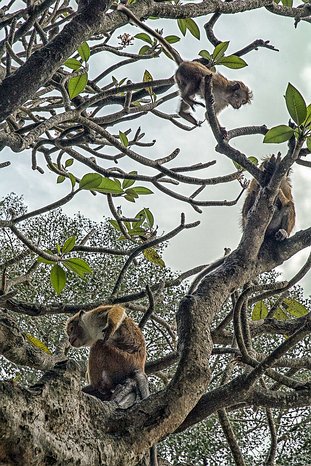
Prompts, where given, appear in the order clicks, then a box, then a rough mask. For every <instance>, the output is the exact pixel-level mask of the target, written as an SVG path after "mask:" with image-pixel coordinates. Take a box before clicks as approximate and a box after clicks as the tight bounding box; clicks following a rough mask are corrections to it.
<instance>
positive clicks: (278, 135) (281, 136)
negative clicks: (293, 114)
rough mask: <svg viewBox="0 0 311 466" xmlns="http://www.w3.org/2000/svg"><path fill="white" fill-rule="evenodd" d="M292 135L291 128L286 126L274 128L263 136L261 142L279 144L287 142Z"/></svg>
mask: <svg viewBox="0 0 311 466" xmlns="http://www.w3.org/2000/svg"><path fill="white" fill-rule="evenodd" d="M293 134H294V130H293V128H290V127H289V126H286V125H279V126H274V128H271V129H269V131H268V132H267V133H266V134H265V137H264V139H263V142H265V143H267V144H268V143H275V144H279V143H281V142H285V141H288V140H289V139H290V138H291V137H292V135H293Z"/></svg>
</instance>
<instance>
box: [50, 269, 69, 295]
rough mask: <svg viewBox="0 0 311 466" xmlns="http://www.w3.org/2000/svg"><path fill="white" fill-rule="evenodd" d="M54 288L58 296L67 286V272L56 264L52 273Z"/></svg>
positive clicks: (51, 278)
mask: <svg viewBox="0 0 311 466" xmlns="http://www.w3.org/2000/svg"><path fill="white" fill-rule="evenodd" d="M50 280H51V284H52V287H53V288H54V290H55V292H56V293H57V294H60V293H61V291H62V290H63V288H64V286H65V285H66V272H65V270H64V269H62V268H61V266H60V265H58V264H55V265H54V266H53V267H52V269H51V273H50Z"/></svg>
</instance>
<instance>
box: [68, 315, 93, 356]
mask: <svg viewBox="0 0 311 466" xmlns="http://www.w3.org/2000/svg"><path fill="white" fill-rule="evenodd" d="M66 332H67V335H68V339H69V343H70V344H71V346H74V347H75V348H80V347H81V346H88V342H89V335H88V333H87V332H86V329H85V328H84V325H83V322H82V320H81V319H80V316H79V315H78V316H74V317H73V318H72V319H69V321H68V323H67V326H66Z"/></svg>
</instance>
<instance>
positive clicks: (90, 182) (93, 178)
mask: <svg viewBox="0 0 311 466" xmlns="http://www.w3.org/2000/svg"><path fill="white" fill-rule="evenodd" d="M102 179H103V177H102V176H101V175H100V174H99V173H87V174H86V175H84V176H83V178H82V180H81V181H80V183H79V188H80V189H95V188H98V186H99V185H100V184H101V182H102Z"/></svg>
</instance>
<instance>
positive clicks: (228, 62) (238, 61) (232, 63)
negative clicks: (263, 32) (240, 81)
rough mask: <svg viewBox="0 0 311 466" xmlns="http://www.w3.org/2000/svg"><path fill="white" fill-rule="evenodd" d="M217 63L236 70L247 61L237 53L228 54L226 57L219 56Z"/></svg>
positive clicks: (242, 66)
mask: <svg viewBox="0 0 311 466" xmlns="http://www.w3.org/2000/svg"><path fill="white" fill-rule="evenodd" d="M218 63H219V64H220V65H224V66H226V67H227V68H231V69H234V70H238V69H240V68H244V67H245V66H247V63H246V61H245V60H243V58H241V57H238V56H237V55H229V56H228V57H223V58H221V59H220V60H219V61H218Z"/></svg>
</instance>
